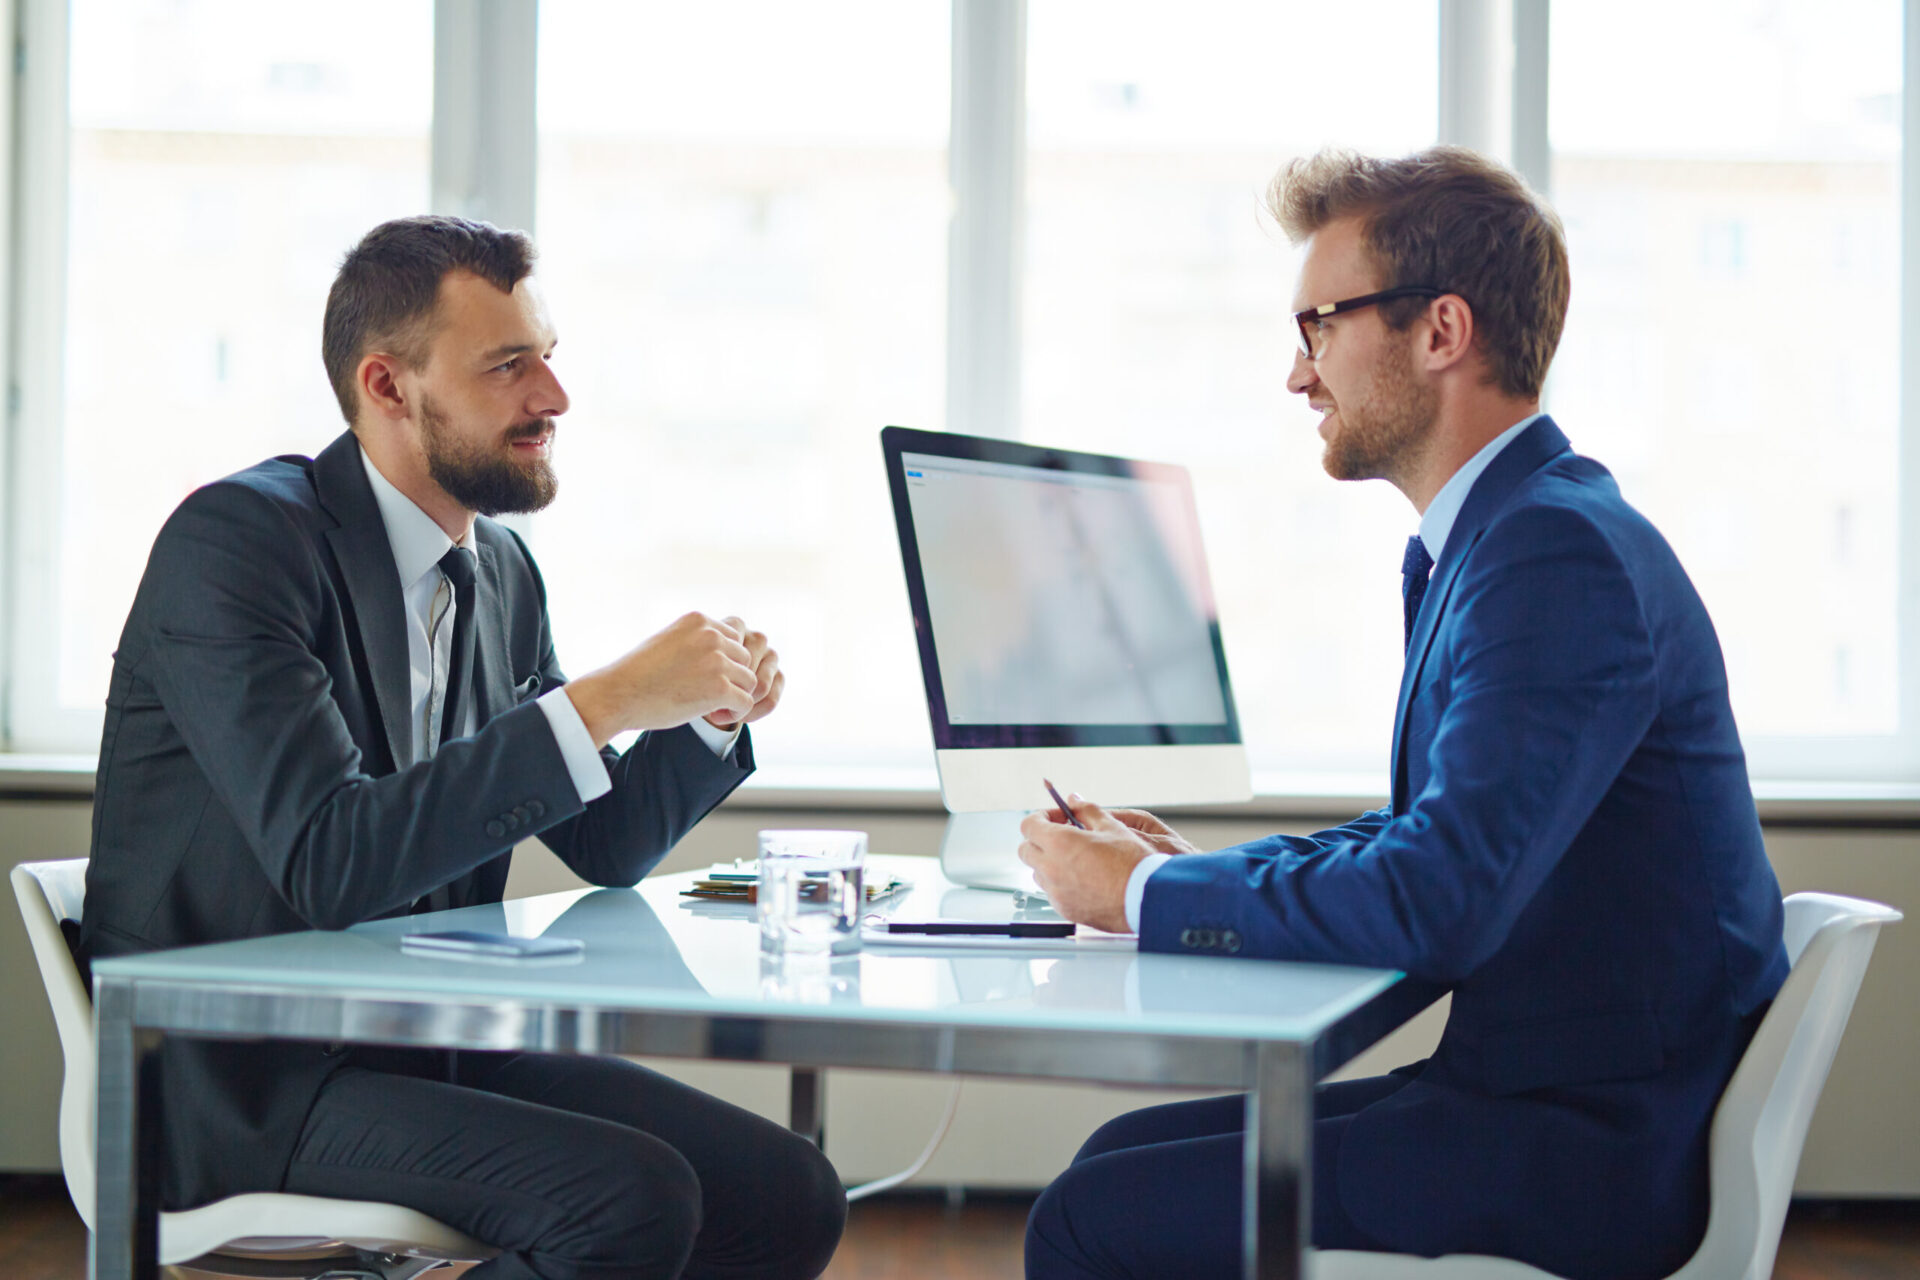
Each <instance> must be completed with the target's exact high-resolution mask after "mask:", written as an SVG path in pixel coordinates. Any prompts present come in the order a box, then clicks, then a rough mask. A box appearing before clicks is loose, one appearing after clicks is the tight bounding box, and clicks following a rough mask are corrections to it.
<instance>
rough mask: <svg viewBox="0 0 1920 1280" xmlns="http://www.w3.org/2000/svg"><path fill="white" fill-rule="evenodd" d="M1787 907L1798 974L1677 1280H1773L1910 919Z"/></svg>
mask: <svg viewBox="0 0 1920 1280" xmlns="http://www.w3.org/2000/svg"><path fill="white" fill-rule="evenodd" d="M1786 908H1787V927H1786V935H1787V959H1788V960H1789V961H1790V962H1791V963H1792V965H1793V969H1792V971H1791V972H1790V973H1789V974H1788V975H1787V980H1786V983H1785V984H1784V985H1783V986H1781V988H1780V994H1779V995H1778V996H1776V997H1774V1001H1773V1007H1772V1008H1771V1009H1769V1010H1767V1016H1766V1017H1765V1018H1764V1019H1763V1020H1762V1021H1761V1023H1760V1029H1759V1030H1758V1031H1756V1032H1755V1033H1754V1036H1753V1043H1752V1044H1750V1045H1748V1046H1747V1052H1746V1054H1745V1056H1744V1057H1742V1058H1741V1059H1740V1065H1739V1067H1738V1068H1736V1069H1735V1070H1734V1073H1733V1079H1731V1080H1729V1081H1728V1082H1727V1091H1726V1092H1725V1093H1724V1094H1722V1095H1721V1097H1720V1106H1719V1107H1718V1108H1717V1109H1716V1110H1715V1111H1714V1113H1713V1133H1712V1136H1711V1138H1710V1140H1709V1148H1708V1159H1709V1173H1708V1178H1709V1181H1710V1183H1711V1186H1712V1195H1713V1208H1712V1210H1711V1212H1710V1213H1709V1215H1708V1218H1707V1234H1706V1236H1705V1238H1703V1239H1702V1240H1701V1241H1700V1247H1699V1249H1697V1250H1695V1251H1694V1255H1693V1257H1692V1258H1691V1259H1689V1260H1688V1262H1687V1265H1686V1266H1684V1267H1681V1268H1680V1269H1679V1270H1678V1271H1676V1272H1674V1273H1673V1275H1672V1276H1671V1277H1670V1280H1769V1277H1770V1276H1771V1275H1772V1274H1773V1255H1774V1253H1775V1252H1776V1251H1777V1250H1778V1249H1779V1248H1780V1228H1781V1226H1782V1225H1783V1224H1784V1223H1785V1221H1786V1217H1787V1201H1788V1200H1789V1199H1790V1198H1791V1197H1792V1194H1793V1175H1794V1173H1795V1171H1796V1170H1798V1168H1799V1167H1800V1148H1801V1145H1802V1144H1803V1143H1805V1142H1806V1139H1807V1124H1808V1122H1809V1121H1810V1120H1812V1118H1813V1108H1814V1104H1815V1103H1817V1102H1818V1101H1819V1100H1820V1090H1821V1089H1822V1087H1824V1086H1825V1085H1826V1083H1827V1068H1828V1067H1830V1066H1832V1065H1833V1054H1834V1051H1835V1050H1836V1049H1838V1048H1839V1047H1840V1035H1841V1033H1842V1032H1843V1031H1845V1030H1846V1029H1847V1017H1848V1015H1849V1014H1851V1013H1852V1012H1853V998H1854V996H1855V995H1856V994H1857V993H1858V992H1859V990H1860V980H1861V979H1862V978H1864V977H1865V976H1866V973H1867V962H1868V961H1869V960H1871V959H1872V958H1873V944H1874V942H1875V940H1876V939H1877V938H1878V937H1879V934H1880V926H1881V925H1884V924H1892V923H1893V922H1894V921H1896V920H1899V919H1900V918H1901V916H1900V913H1899V912H1898V911H1895V910H1894V909H1893V908H1892V907H1888V906H1883V905H1882V904H1880V903H1878V902H1864V901H1862V900H1861V899H1859V898H1842V897H1839V896H1837V895H1834V894H1830V893H1796V894H1794V895H1793V896H1791V897H1790V898H1788V899H1787V902H1786ZM1308 1274H1309V1275H1310V1276H1312V1277H1313V1278H1314V1280H1554V1278H1553V1277H1552V1276H1550V1275H1549V1274H1548V1273H1547V1272H1545V1271H1541V1270H1538V1269H1536V1268H1534V1267H1530V1266H1527V1265H1526V1264H1525V1263H1521V1262H1515V1261H1513V1260H1512V1259H1509V1258H1489V1257H1483V1256H1481V1255H1478V1254H1464V1253H1461V1254H1449V1255H1447V1256H1446V1257H1442V1258H1418V1257H1413V1256H1411V1255H1407V1254H1398V1253H1359V1252H1353V1251H1348V1250H1331V1249H1330V1250H1324V1251H1318V1252H1315V1253H1314V1254H1313V1255H1312V1261H1311V1265H1310V1266H1309V1268H1308Z"/></svg>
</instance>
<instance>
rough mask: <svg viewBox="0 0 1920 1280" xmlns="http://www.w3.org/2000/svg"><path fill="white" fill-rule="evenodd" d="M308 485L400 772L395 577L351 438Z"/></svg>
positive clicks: (401, 682)
mask: <svg viewBox="0 0 1920 1280" xmlns="http://www.w3.org/2000/svg"><path fill="white" fill-rule="evenodd" d="M313 478H314V488H315V490H316V491H317V492H318V493H319V496H320V503H321V505H322V506H324V507H325V508H326V509H327V514H329V515H330V516H332V517H333V518H334V520H335V521H336V522H337V523H336V525H335V527H333V528H331V529H329V530H327V542H328V544H329V545H330V546H331V547H332V548H333V555H334V559H335V560H336V561H338V562H339V565H340V576H341V578H342V579H343V580H344V581H345V582H346V587H347V597H348V599H350V600H351V601H352V602H353V616H354V621H355V624H356V625H357V626H358V628H359V631H360V644H361V649H362V652H363V653H364V654H365V656H366V663H367V673H368V678H369V679H371V680H372V682H373V696H374V702H375V704H376V706H377V707H378V709H379V714H380V724H381V727H382V728H383V729H385V731H386V736H387V749H388V750H389V751H391V752H392V753H393V767H394V768H395V769H404V768H406V766H407V765H408V764H409V763H411V762H412V760H413V726H412V723H411V720H412V717H411V715H410V714H409V708H410V707H411V705H412V700H411V699H410V697H409V696H408V694H409V690H408V688H407V681H408V674H407V673H408V660H407V621H406V606H405V603H404V602H403V601H402V600H401V598H400V570H399V568H398V566H396V565H395V563H394V559H393V546H392V544H391V543H389V542H388V541H387V526H386V523H385V522H384V521H383V520H381V518H380V507H379V505H378V504H377V503H376V502H374V500H373V486H372V485H370V484H368V483H367V473H366V469H365V465H364V464H363V463H362V462H361V461H360V443H359V441H358V440H356V439H355V438H354V436H353V433H352V432H350V431H349V432H348V433H346V434H345V435H343V436H341V437H340V438H339V439H338V440H335V441H334V442H333V443H332V444H330V445H328V446H327V447H326V449H325V450H324V451H323V452H322V453H321V454H320V456H319V457H317V458H315V459H314V460H313Z"/></svg>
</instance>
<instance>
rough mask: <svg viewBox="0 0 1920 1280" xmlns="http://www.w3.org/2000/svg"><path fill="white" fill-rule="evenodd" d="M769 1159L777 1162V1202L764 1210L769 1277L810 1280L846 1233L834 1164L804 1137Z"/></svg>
mask: <svg viewBox="0 0 1920 1280" xmlns="http://www.w3.org/2000/svg"><path fill="white" fill-rule="evenodd" d="M767 1158H768V1159H770V1160H773V1161H776V1162H777V1163H778V1168H779V1175H780V1176H779V1178H778V1179H777V1181H776V1185H777V1186H778V1187H779V1188H780V1193H779V1202H778V1203H776V1204H770V1205H768V1206H767V1221H768V1226H769V1236H768V1238H769V1240H770V1241H771V1242H773V1244H774V1246H775V1247H774V1249H773V1250H772V1251H771V1254H770V1257H769V1259H768V1262H769V1265H770V1268H771V1269H770V1270H769V1271H768V1272H767V1275H768V1276H769V1277H770V1278H772V1277H778V1278H779V1280H787V1278H788V1277H791V1278H792V1280H813V1277H814V1276H817V1275H819V1274H820V1273H821V1272H822V1271H825V1270H826V1269H827V1263H829V1262H831V1261H832V1260H833V1251H834V1250H835V1249H836V1248H838V1247H839V1244H840V1233H841V1232H842V1231H843V1230H845V1228H846V1225H847V1192H846V1188H845V1187H843V1186H842V1185H841V1183H840V1175H839V1174H838V1173H837V1172H835V1170H834V1167H833V1164H832V1162H831V1161H829V1160H828V1159H827V1157H826V1156H825V1155H824V1154H822V1153H821V1151H820V1149H819V1148H818V1147H816V1146H814V1145H813V1144H812V1143H811V1142H808V1141H807V1140H806V1139H804V1138H801V1137H798V1136H792V1137H790V1138H789V1140H787V1141H785V1142H782V1143H780V1144H779V1146H778V1147H776V1148H775V1149H774V1150H772V1151H769V1152H768V1153H767Z"/></svg>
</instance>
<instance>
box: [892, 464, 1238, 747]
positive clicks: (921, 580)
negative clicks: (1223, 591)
mask: <svg viewBox="0 0 1920 1280" xmlns="http://www.w3.org/2000/svg"><path fill="white" fill-rule="evenodd" d="M882 440H883V443H884V445H885V448H886V452H887V463H888V472H889V479H890V481H891V482H892V486H893V494H894V514H895V519H896V521H897V522H898V528H899V534H900V544H901V552H902V557H903V560H904V562H905V566H906V572H907V584H908V594H909V597H910V598H911V601H912V605H913V611H914V622H915V626H916V630H917V631H918V634H919V642H920V654H921V667H922V674H923V676H924V678H925V681H926V687H927V702H928V707H929V710H930V711H931V713H932V718H933V729H934V743H935V746H936V747H937V748H942V749H965V748H970V747H973V748H987V747H1044V746H1132V745H1156V744H1179V743H1237V742H1239V740H1240V734H1239V725H1238V721H1237V719H1236V717H1235V715H1234V708H1233V695H1232V691H1231V687H1230V685H1229V683H1228V680H1227V666H1226V657H1225V653H1224V651H1223V649H1222V647H1221V643H1220V627H1219V620H1218V617H1217V613H1216V610H1215V607H1214V599H1213V592H1212V588H1211V586H1210V584H1209V581H1208V577H1207V565H1206V557H1205V554H1204V552H1203V551H1202V548H1201V542H1200V525H1199V518H1198V513H1197V511H1196V509H1195V506H1194V500H1193V488H1192V484H1191V482H1190V480H1189V478H1188V476H1187V473H1186V470H1185V469H1184V468H1181V467H1177V466H1171V465H1167V464H1161V463H1147V462H1137V461H1133V460H1129V459H1125V458H1115V457H1108V456H1105V455H1100V454H1087V453H1074V452H1068V451H1065V450H1059V449H1046V448H1041V447H1037V446H1033V445H1025V444H1017V443H1014V442H1011V441H1002V440H989V439H984V438H980V437H972V436H959V435H948V434H936V433H931V432H916V431H909V430H906V429H904V428H899V427H889V428H887V430H886V431H885V432H883V433H882Z"/></svg>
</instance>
